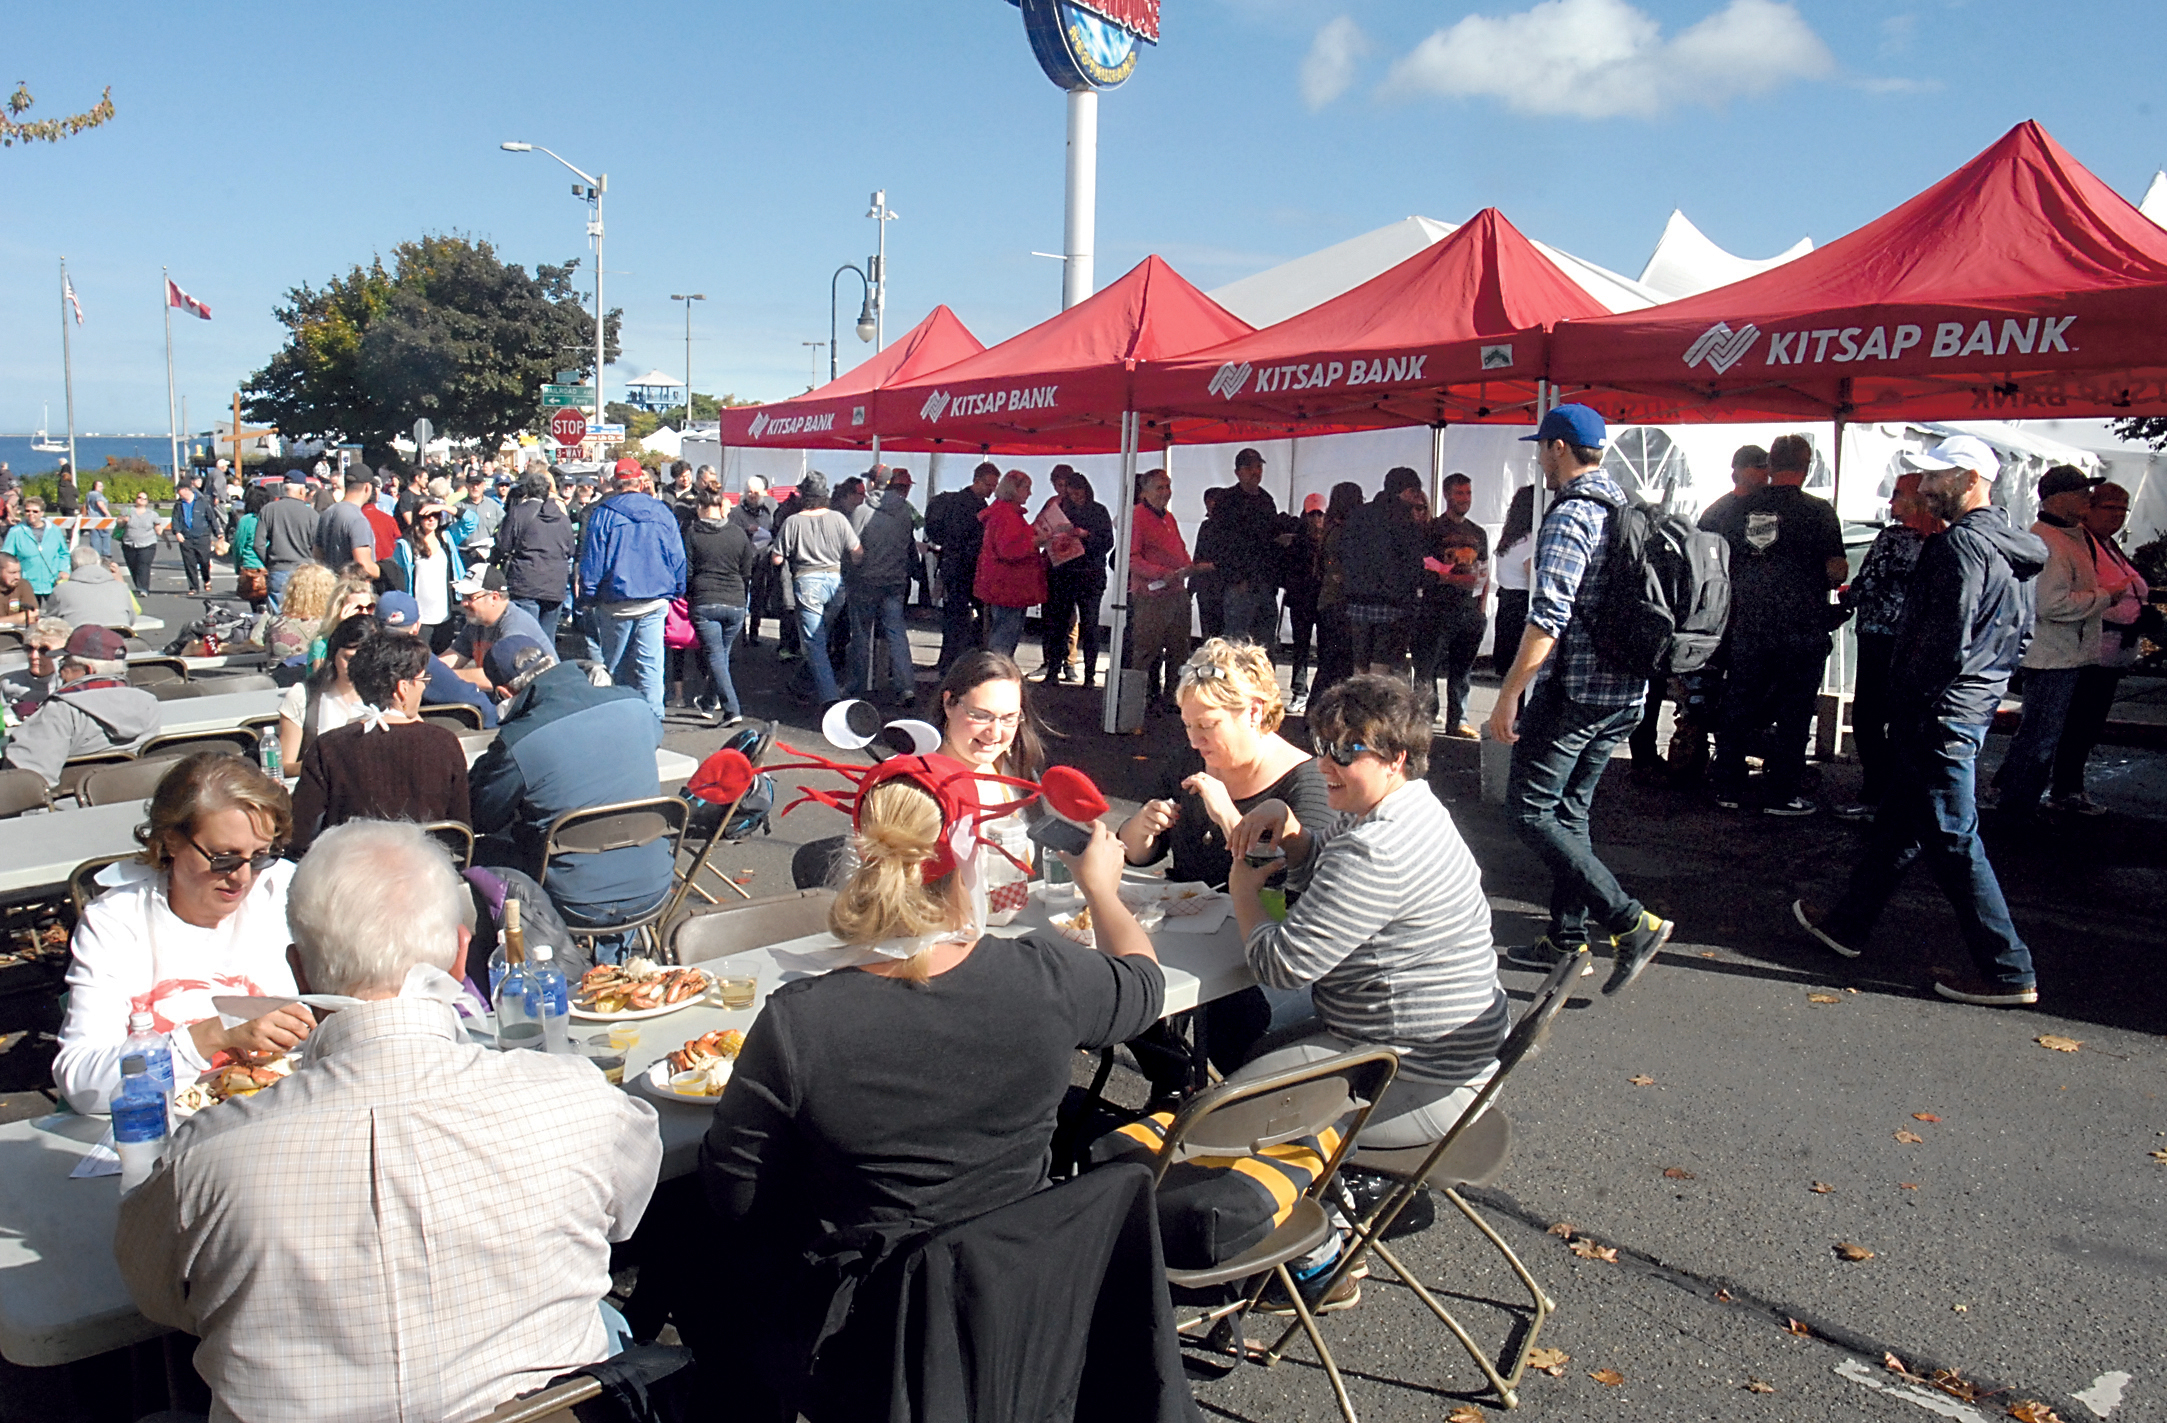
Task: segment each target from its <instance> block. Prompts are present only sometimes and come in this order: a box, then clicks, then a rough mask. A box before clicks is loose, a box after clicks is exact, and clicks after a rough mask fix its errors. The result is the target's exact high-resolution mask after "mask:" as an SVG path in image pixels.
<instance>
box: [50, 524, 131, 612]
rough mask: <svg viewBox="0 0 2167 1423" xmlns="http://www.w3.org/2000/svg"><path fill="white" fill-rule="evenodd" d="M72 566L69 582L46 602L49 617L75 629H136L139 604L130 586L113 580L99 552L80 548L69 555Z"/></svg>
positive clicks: (79, 546)
mask: <svg viewBox="0 0 2167 1423" xmlns="http://www.w3.org/2000/svg"><path fill="white" fill-rule="evenodd" d="M68 564H69V572H68V581H67V582H65V583H63V584H61V585H60V586H59V587H57V588H55V589H54V590H53V596H52V597H50V598H47V599H46V600H45V608H44V611H45V612H46V613H48V614H50V615H51V616H53V617H56V618H59V619H60V620H61V621H63V622H65V623H67V624H68V625H69V626H71V627H81V626H83V625H84V624H85V623H91V624H95V625H96V626H98V627H108V628H132V627H134V626H135V604H134V603H133V602H132V601H131V600H130V599H129V597H128V589H127V586H126V585H125V584H123V583H122V582H121V581H120V580H119V579H118V578H115V577H114V576H113V570H111V569H110V568H107V567H106V566H105V558H104V556H103V555H101V554H100V553H99V552H98V550H97V549H96V548H94V547H92V546H91V545H89V544H87V543H79V544H77V545H76V546H75V552H74V553H71V554H69V555H68Z"/></svg>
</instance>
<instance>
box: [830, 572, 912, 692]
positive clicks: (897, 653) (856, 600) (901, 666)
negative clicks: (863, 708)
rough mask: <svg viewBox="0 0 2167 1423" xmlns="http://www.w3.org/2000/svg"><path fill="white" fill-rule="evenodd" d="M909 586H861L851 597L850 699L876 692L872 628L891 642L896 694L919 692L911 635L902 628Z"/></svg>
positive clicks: (853, 590) (890, 654) (889, 645)
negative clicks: (913, 665) (911, 651)
mask: <svg viewBox="0 0 2167 1423" xmlns="http://www.w3.org/2000/svg"><path fill="white" fill-rule="evenodd" d="M909 591H910V589H909V586H908V585H907V584H906V585H903V586H900V587H893V588H868V587H865V586H864V585H862V584H861V585H860V586H858V587H857V588H854V589H852V590H851V594H850V687H849V689H848V691H847V693H846V695H848V696H853V697H865V696H871V695H872V692H873V643H874V642H875V640H876V639H875V638H874V636H873V629H874V623H875V620H876V619H877V620H878V623H879V627H880V633H881V635H882V636H884V637H886V638H887V639H888V671H889V674H890V676H891V678H892V679H893V683H894V686H893V689H892V690H893V693H894V695H896V696H898V697H907V696H910V695H911V694H913V693H914V692H916V691H917V690H918V677H917V673H916V671H915V670H914V669H913V668H912V666H911V660H910V634H909V632H908V631H907V630H906V629H905V628H904V626H903V595H904V594H905V593H907V592H909Z"/></svg>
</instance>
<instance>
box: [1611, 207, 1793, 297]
mask: <svg viewBox="0 0 2167 1423" xmlns="http://www.w3.org/2000/svg"><path fill="white" fill-rule="evenodd" d="M1812 250H1813V239H1812V238H1810V237H1801V238H1799V239H1798V241H1796V242H1794V243H1792V244H1791V245H1790V246H1789V247H1786V248H1784V249H1783V250H1782V251H1781V252H1778V253H1777V254H1776V255H1775V256H1773V257H1767V258H1763V259H1761V260H1759V261H1756V260H1754V259H1753V258H1751V257H1740V256H1738V255H1737V254H1736V253H1732V252H1726V251H1724V250H1723V249H1722V248H1721V247H1718V246H1716V244H1715V243H1714V242H1712V241H1710V240H1709V238H1708V235H1707V234H1706V233H1704V232H1702V231H1701V230H1700V229H1699V228H1697V227H1695V226H1694V225H1693V222H1692V220H1691V219H1690V218H1688V217H1687V216H1686V215H1685V214H1684V213H1682V212H1680V211H1678V210H1677V209H1676V208H1673V209H1671V213H1670V221H1669V222H1667V223H1665V224H1663V235H1662V236H1661V237H1659V238H1657V239H1656V243H1655V251H1654V252H1653V253H1651V254H1650V255H1649V257H1648V265H1647V266H1646V267H1644V268H1642V269H1641V273H1640V284H1641V285H1642V286H1644V287H1649V288H1652V289H1654V290H1655V291H1659V292H1661V293H1662V294H1663V298H1664V300H1666V301H1675V300H1677V299H1678V298H1679V297H1682V296H1698V295H1699V294H1700V293H1702V292H1705V291H1713V290H1714V289H1715V288H1717V287H1722V286H1729V285H1730V284H1731V283H1732V282H1735V281H1740V280H1742V279H1744V278H1746V277H1750V276H1753V275H1755V274H1756V273H1759V272H1765V271H1767V270H1768V269H1769V268H1771V267H1780V266H1782V265H1783V264H1784V263H1785V262H1789V261H1792V260H1793V259H1795V258H1799V257H1803V256H1805V255H1806V254H1807V253H1808V252H1811V251H1812Z"/></svg>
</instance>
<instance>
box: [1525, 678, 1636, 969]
mask: <svg viewBox="0 0 2167 1423" xmlns="http://www.w3.org/2000/svg"><path fill="white" fill-rule="evenodd" d="M1639 720H1640V708H1639V707H1638V706H1623V707H1591V706H1584V705H1582V704H1581V703H1579V702H1575V701H1572V700H1570V699H1569V698H1567V697H1566V695H1565V693H1564V692H1563V691H1562V690H1561V689H1560V688H1559V686H1558V681H1557V678H1556V677H1554V676H1553V677H1546V678H1544V679H1543V682H1542V685H1541V686H1539V687H1537V688H1536V689H1535V694H1534V696H1532V697H1531V698H1529V699H1528V703H1527V706H1526V708H1525V709H1524V710H1522V712H1521V713H1520V739H1519V740H1518V741H1515V742H1514V743H1513V745H1512V769H1511V771H1510V772H1508V773H1507V775H1506V777H1505V814H1506V816H1507V818H1509V819H1510V820H1511V821H1512V827H1513V829H1514V831H1516V832H1517V833H1518V834H1519V836H1520V839H1521V841H1522V842H1523V843H1524V844H1525V845H1526V846H1527V847H1528V848H1529V849H1531V850H1533V851H1534V852H1535V854H1536V855H1537V856H1538V857H1539V858H1540V859H1541V860H1542V862H1543V863H1544V864H1545V865H1547V866H1549V868H1550V942H1552V943H1553V944H1560V945H1564V944H1585V943H1587V942H1588V920H1589V919H1590V918H1593V919H1594V920H1595V921H1596V927H1597V928H1598V929H1600V930H1601V931H1602V932H1604V933H1606V934H1616V933H1623V932H1624V931H1625V930H1627V929H1630V928H1632V927H1633V926H1634V925H1635V924H1637V923H1638V922H1639V921H1640V913H1641V904H1640V901H1639V900H1637V899H1635V898H1633V897H1632V896H1631V895H1629V894H1627V893H1626V892H1625V890H1624V888H1623V887H1621V886H1620V885H1619V884H1618V879H1617V876H1615V875H1613V874H1611V872H1610V871H1609V869H1608V868H1607V867H1605V866H1604V864H1603V862H1602V861H1601V860H1598V859H1597V858H1595V845H1594V842H1593V841H1591V840H1590V839H1589V838H1588V811H1589V808H1590V807H1591V806H1593V805H1594V803H1595V788H1596V786H1597V785H1599V784H1601V782H1602V779H1603V770H1604V768H1605V767H1607V766H1608V765H1609V764H1610V753H1611V752H1612V751H1614V750H1616V749H1617V745H1618V743H1619V742H1620V741H1623V740H1624V739H1625V738H1626V735H1627V734H1628V733H1630V732H1631V731H1632V729H1633V727H1634V725H1635V724H1636V723H1637V722H1638V721H1639Z"/></svg>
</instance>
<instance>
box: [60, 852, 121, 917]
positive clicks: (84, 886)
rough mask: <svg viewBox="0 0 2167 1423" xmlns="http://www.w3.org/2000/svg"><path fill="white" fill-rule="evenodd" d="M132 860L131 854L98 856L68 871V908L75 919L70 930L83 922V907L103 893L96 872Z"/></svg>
mask: <svg viewBox="0 0 2167 1423" xmlns="http://www.w3.org/2000/svg"><path fill="white" fill-rule="evenodd" d="M134 858H135V856H134V855H133V854H126V855H100V856H98V857H97V858H96V859H91V860H85V861H83V863H81V864H79V865H77V866H76V867H75V868H74V869H72V870H70V871H68V907H69V908H70V909H71V910H73V911H74V912H75V918H74V920H73V921H72V922H71V924H70V926H69V927H70V928H71V929H72V928H73V927H74V925H75V924H80V923H82V922H83V906H84V905H86V904H88V903H90V901H92V900H93V899H96V898H97V897H98V896H99V895H101V894H103V893H105V891H104V890H103V889H100V888H99V887H98V883H97V878H98V871H100V870H102V869H104V868H105V867H106V866H107V865H117V864H119V863H120V862H121V861H122V860H132V859H134Z"/></svg>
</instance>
